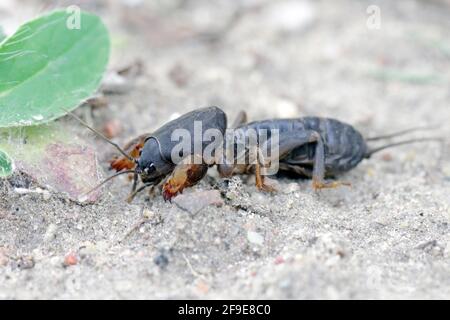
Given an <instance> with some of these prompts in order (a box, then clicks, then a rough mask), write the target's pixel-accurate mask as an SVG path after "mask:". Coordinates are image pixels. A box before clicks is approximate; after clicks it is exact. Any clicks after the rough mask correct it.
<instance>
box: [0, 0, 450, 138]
mask: <svg viewBox="0 0 450 320" xmlns="http://www.w3.org/2000/svg"><path fill="white" fill-rule="evenodd" d="M70 5H77V6H79V7H80V8H81V9H83V10H86V11H91V12H95V13H97V14H99V15H100V16H101V17H102V18H103V19H104V21H105V22H106V24H107V25H108V27H109V29H110V32H111V38H112V43H113V56H112V60H111V62H110V67H109V69H110V70H112V71H117V70H122V69H126V70H128V69H129V68H131V67H133V66H135V67H136V66H137V67H138V69H139V70H137V71H136V70H135V72H133V74H132V75H131V76H130V77H128V78H124V79H120V78H118V77H117V75H114V74H113V75H112V76H110V77H108V76H107V79H106V80H105V81H106V82H108V80H109V81H110V82H112V86H113V87H114V86H119V87H120V88H113V89H112V90H108V88H107V90H105V91H112V92H108V93H113V96H112V97H110V98H109V99H108V105H109V106H108V107H109V109H108V110H109V112H108V113H105V112H101V111H100V112H99V116H100V117H105V118H107V119H104V120H105V121H108V120H114V121H115V122H116V123H118V122H119V121H120V123H121V126H122V127H123V128H122V129H123V130H124V135H125V136H132V135H134V134H136V133H138V132H142V131H143V130H144V131H148V130H149V129H152V128H155V127H157V126H159V125H160V124H161V123H163V122H165V121H166V120H167V119H168V118H170V117H174V116H176V115H177V114H179V113H183V112H185V111H187V110H191V109H195V108H198V107H202V106H206V105H217V106H220V107H222V108H223V109H224V110H225V111H226V112H227V113H228V114H229V115H230V117H232V116H233V115H234V114H235V113H237V112H238V110H240V109H245V110H247V111H248V113H249V115H250V119H255V120H256V119H261V118H267V117H297V116H302V115H320V116H332V117H336V118H340V119H341V120H344V121H347V122H349V123H352V124H354V125H356V126H359V128H362V129H365V130H374V131H377V132H378V131H384V130H388V129H389V130H390V129H394V130H395V129H401V128H405V127H409V126H411V125H414V126H415V125H421V124H424V123H436V122H439V121H440V120H442V119H443V118H445V119H448V117H449V115H450V114H449V109H450V108H449V101H450V92H449V88H450V86H449V83H450V39H449V37H450V36H449V32H448V31H449V30H450V19H449V16H450V3H449V1H447V0H427V1H425V0H422V1H419V0H416V1H413V0H404V1H403V0H402V1H388V0H387V1H374V0H372V1H363V0H360V1H358V0H339V1H307V0H286V1H267V0H236V1H228V0H217V1H207V0H205V1H201V0H200V1H191V0H164V1H150V0H116V1H107V0H79V1H73V0H71V1H50V0H39V1H38V0H20V1H18V0H3V1H2V2H1V4H0V22H1V25H2V26H3V28H4V29H5V31H6V33H8V34H11V33H13V32H14V30H15V28H17V26H18V25H20V23H23V22H24V21H26V20H27V19H29V18H31V17H33V16H36V15H39V14H41V13H43V12H46V11H49V10H52V9H53V8H56V7H67V6H70ZM116 73H117V72H116ZM106 85H108V83H107V84H106ZM114 93H116V94H114ZM111 118H114V119H111ZM115 118H117V119H115Z"/></svg>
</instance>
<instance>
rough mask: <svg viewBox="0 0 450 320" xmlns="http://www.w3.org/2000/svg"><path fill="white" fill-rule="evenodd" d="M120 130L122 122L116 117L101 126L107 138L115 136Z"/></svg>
mask: <svg viewBox="0 0 450 320" xmlns="http://www.w3.org/2000/svg"><path fill="white" fill-rule="evenodd" d="M121 132H122V124H121V123H120V121H119V120H117V119H114V120H110V121H108V122H107V123H106V124H105V125H104V126H103V133H104V134H105V136H106V137H107V138H108V139H112V138H115V137H117V136H118V135H119V134H120V133H121Z"/></svg>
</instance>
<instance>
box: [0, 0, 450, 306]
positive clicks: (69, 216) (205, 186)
mask: <svg viewBox="0 0 450 320" xmlns="http://www.w3.org/2000/svg"><path fill="white" fill-rule="evenodd" d="M19 2H20V5H19ZM74 2H75V3H77V1H70V2H68V1H67V2H65V1H58V3H59V4H60V5H67V4H68V3H74ZM5 3H7V4H9V5H10V8H12V7H14V6H19V7H23V10H18V11H17V10H16V11H15V12H18V13H17V15H16V19H17V20H19V21H18V22H21V21H22V19H25V18H26V17H24V16H26V15H27V14H28V13H29V14H36V13H38V12H40V11H42V10H47V9H48V8H52V7H54V6H55V3H56V1H30V0H28V1H18V0H17V1H16V0H8V1H6V2H5ZM78 3H79V4H80V5H81V6H82V8H84V9H86V10H90V11H94V12H97V13H98V14H99V15H101V16H102V17H103V18H104V20H105V22H106V23H107V24H108V27H109V28H110V30H111V34H112V38H113V45H114V46H113V48H114V54H113V58H112V61H111V63H110V68H111V69H114V68H118V67H121V66H126V65H128V64H129V63H131V62H133V61H135V60H136V59H139V60H141V61H142V64H143V67H144V71H143V73H142V74H141V75H140V76H138V77H136V78H135V79H133V81H130V85H129V88H128V89H127V90H126V92H125V93H123V94H121V95H109V96H108V100H109V105H108V107H107V108H103V109H97V110H95V111H94V113H93V114H94V117H93V121H94V124H95V125H96V127H98V128H101V127H102V126H103V125H104V123H106V122H107V121H111V120H118V121H120V123H121V124H122V127H123V131H122V132H121V134H120V135H119V136H117V137H116V141H118V142H120V143H123V142H125V141H127V140H128V139H129V138H130V137H134V136H136V135H137V134H139V133H142V132H146V131H149V130H153V129H155V128H157V127H158V126H159V125H161V124H163V123H164V122H166V121H167V120H168V119H170V118H171V117H174V116H176V115H177V114H182V113H184V112H186V111H188V110H192V109H195V108H198V107H202V106H208V105H218V106H221V107H222V108H223V109H224V110H225V111H226V112H227V114H228V115H229V118H230V119H232V118H233V117H234V116H235V115H236V114H237V112H238V111H239V110H241V109H245V110H246V111H247V112H248V114H249V116H250V118H251V119H254V120H256V119H263V118H269V117H297V116H304V115H319V116H331V117H335V118H338V119H341V120H343V121H346V122H349V123H352V124H354V125H355V127H357V128H358V129H360V130H361V132H363V133H364V134H365V135H374V134H379V133H387V132H392V131H396V130H401V129H405V128H409V127H411V126H417V125H436V124H441V128H439V129H437V130H436V131H435V132H433V133H429V135H439V136H442V137H445V138H446V139H448V137H449V136H450V135H449V133H450V129H449V128H448V120H449V119H450V91H449V88H450V32H449V31H450V20H449V19H448V17H449V15H450V6H448V2H446V1H438V0H436V1H409V0H407V1H388V0H386V1H350V0H341V1H310V2H309V1H297V2H295V1H280V2H270V1H259V0H251V1H250V0H246V1H244V0H242V1H233V2H232V1H225V0H223V1H206V0H205V1H159V2H154V1H125V0H122V1H114V2H112V1H111V2H108V1H78ZM111 3H114V4H111ZM44 4H46V5H44ZM372 4H375V5H377V6H379V8H380V9H381V25H380V29H375V30H370V29H368V28H367V25H366V21H367V18H368V15H367V13H366V9H367V7H368V6H369V5H372ZM7 9H8V8H7V6H5V7H4V8H3V11H0V21H2V20H1V19H3V18H4V20H3V21H4V22H5V24H7V26H6V28H5V29H8V28H10V27H11V26H13V25H14V23H17V21H16V22H15V21H13V18H14V17H15V16H14V15H11V14H8V11H7ZM19 13H20V14H19ZM2 15H3V16H2ZM80 114H83V113H82V112H80ZM63 121H68V120H63ZM68 123H69V124H70V125H71V126H73V127H74V128H75V129H76V130H78V132H79V134H80V135H83V136H84V137H85V138H86V139H88V140H90V141H91V143H92V144H94V145H95V146H97V148H98V150H99V154H98V157H99V160H100V163H101V165H102V166H103V168H105V169H106V168H107V163H106V159H107V158H108V157H109V156H110V155H111V153H112V152H113V151H112V150H111V148H109V146H107V145H105V144H104V143H103V142H101V141H98V140H95V139H94V137H93V136H92V135H89V134H88V133H86V131H85V130H84V129H83V128H81V127H79V125H78V124H77V123H75V122H72V121H70V122H68ZM77 127H79V128H78V129H77ZM427 134H428V133H427ZM422 135H425V134H422V133H418V134H416V136H422ZM448 145H449V144H448V140H447V143H446V145H439V144H436V143H428V144H416V145H410V146H404V147H399V148H396V149H391V150H389V151H386V152H384V153H381V154H379V155H377V156H374V157H373V158H372V159H370V160H368V161H365V162H363V163H362V164H361V165H360V166H359V167H358V168H356V169H355V170H353V171H351V172H350V173H348V174H346V175H344V176H343V177H341V179H342V180H345V181H350V182H351V183H352V187H351V188H347V187H343V188H339V189H336V190H326V191H322V192H320V193H315V192H313V191H312V189H311V185H310V182H309V181H297V180H292V179H288V178H283V179H279V180H277V181H276V183H277V188H278V189H279V192H278V193H277V194H275V195H267V194H262V193H259V192H258V191H257V190H256V189H255V187H254V186H253V179H252V178H251V179H250V180H249V181H247V178H246V177H236V178H234V179H233V180H231V181H230V182H229V183H228V184H225V183H222V182H221V181H220V179H217V175H216V174H215V173H214V170H213V169H212V170H211V172H210V175H209V176H210V178H208V179H205V181H202V182H201V184H200V185H199V186H197V187H195V188H193V189H192V190H189V191H186V192H185V193H186V196H185V197H186V198H185V200H186V199H189V197H192V199H198V197H199V195H202V194H204V192H206V191H208V190H219V191H220V192H221V196H220V197H221V199H218V201H219V200H220V201H223V204H222V206H220V207H219V206H215V205H211V206H208V207H206V208H203V209H201V210H185V209H183V208H182V207H181V206H179V205H176V204H170V203H165V202H164V201H163V200H162V198H161V196H160V195H159V193H156V195H155V196H150V197H149V196H148V195H142V196H140V197H138V198H137V199H136V200H135V201H134V203H133V204H131V205H128V204H127V203H126V202H125V201H124V198H125V197H126V195H127V192H128V190H129V185H128V182H127V181H126V179H117V180H116V181H115V182H114V183H112V184H110V185H109V186H108V188H107V190H106V192H105V194H104V195H103V197H102V198H101V200H100V201H99V202H97V203H95V204H93V205H84V206H83V205H80V204H77V203H74V202H72V201H69V200H68V199H67V198H66V197H65V196H64V195H62V194H57V193H50V195H48V194H47V193H44V194H38V193H30V194H25V195H24V194H18V193H16V192H14V186H17V185H21V186H23V185H24V183H25V185H26V182H27V181H26V180H27V178H26V177H25V178H23V177H20V176H18V175H16V176H14V177H13V178H12V179H9V180H0V298H1V299H25V298H32V299H36V298H37V299H47V298H50V299H54V298H62V299H73V298H81V299H93V298H101V299H108V298H113V299H117V298H126V299H131V298H138V299H141V298H156V299H167V298H194V299H197V298H206V299H215V298H238V299H240V298H257V299H258V298H268V299H280V298H281V299H299V298H307V299H317V298H325V299H361V298H363V299H366V298H370V299H379V298H395V299H396V298H407V299H411V298H412V299H415V298H450V273H449V270H450V200H449V193H450V154H449V152H448V151H447V150H448ZM28 187H29V188H31V189H33V188H36V187H39V186H36V185H34V184H33V183H32V184H31V185H30V186H28ZM40 187H42V186H40ZM211 193H214V191H212V192H210V193H208V194H211ZM220 201H219V202H220ZM64 261H65V262H66V264H72V263H73V264H74V265H71V266H66V267H65V266H63V264H64Z"/></svg>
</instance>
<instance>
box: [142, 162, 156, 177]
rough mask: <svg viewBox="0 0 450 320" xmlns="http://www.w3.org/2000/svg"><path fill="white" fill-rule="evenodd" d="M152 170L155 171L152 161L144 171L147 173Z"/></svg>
mask: <svg viewBox="0 0 450 320" xmlns="http://www.w3.org/2000/svg"><path fill="white" fill-rule="evenodd" d="M153 171H155V165H154V164H153V163H150V165H149V166H148V167H147V168H145V169H144V173H145V174H147V175H148V174H149V173H151V172H153Z"/></svg>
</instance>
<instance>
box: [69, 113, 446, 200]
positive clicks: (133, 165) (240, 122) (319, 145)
mask: <svg viewBox="0 0 450 320" xmlns="http://www.w3.org/2000/svg"><path fill="white" fill-rule="evenodd" d="M71 115H72V116H73V117H75V118H76V119H77V120H79V121H81V122H82V123H83V124H84V125H86V124H85V123H84V122H83V121H82V120H80V119H79V118H78V117H76V116H75V115H73V114H71ZM246 118H247V117H246V115H245V113H243V112H241V113H240V115H239V117H238V119H236V121H235V123H234V124H233V128H235V129H236V130H238V129H239V130H240V132H243V133H244V134H245V133H247V132H248V131H250V130H253V131H254V132H257V133H259V132H261V131H263V130H264V131H266V132H267V131H270V130H278V133H279V135H278V146H279V147H278V148H279V149H278V150H279V152H278V157H277V158H271V159H264V164H266V163H270V162H273V161H278V164H279V170H280V171H287V172H293V173H296V174H298V175H299V176H302V177H304V178H310V179H312V186H313V188H314V189H316V190H318V189H324V188H335V187H338V186H341V185H349V183H347V182H341V181H336V180H333V181H325V178H326V177H330V178H331V177H332V178H334V177H336V176H338V175H339V174H342V173H345V172H347V171H349V170H351V169H353V168H354V167H356V166H357V165H358V164H359V163H360V162H361V161H362V160H363V159H368V158H370V156H371V155H372V154H374V153H375V152H378V151H380V150H383V149H386V148H389V147H393V146H397V145H402V144H407V143H413V142H422V141H439V140H440V139H439V138H421V139H411V140H405V141H400V142H396V143H392V144H388V145H383V146H381V147H378V148H369V146H368V144H367V142H368V141H375V140H382V139H389V138H393V137H396V136H400V135H403V134H406V133H409V132H412V131H416V130H420V129H428V128H414V129H408V130H404V131H401V132H397V133H394V134H390V135H385V136H380V137H374V138H368V139H364V138H363V136H362V135H361V133H359V132H358V131H357V130H356V129H355V128H353V127H352V126H351V125H349V124H346V123H343V122H341V121H338V120H335V119H330V118H319V117H303V118H296V119H273V120H263V121H255V122H250V123H246ZM195 121H200V122H201V123H202V134H201V137H203V134H204V132H205V131H207V130H208V129H216V130H218V131H220V133H221V134H222V136H223V135H224V134H225V130H226V129H227V117H226V114H225V113H224V112H223V111H222V110H221V109H220V108H218V107H207V108H201V109H197V110H194V111H191V112H189V113H186V114H185V115H183V116H181V117H179V118H177V119H175V120H172V121H170V122H168V123H166V124H165V125H163V126H162V127H161V128H159V129H158V130H156V131H155V132H153V133H151V134H144V135H141V136H139V137H137V138H135V139H133V140H132V141H130V142H129V143H128V144H127V145H126V146H125V147H124V148H123V149H122V148H120V147H119V146H118V145H117V144H115V143H114V142H112V141H110V140H108V139H106V138H105V137H104V136H103V135H102V134H100V133H98V132H97V131H95V130H94V129H92V128H90V127H89V126H87V125H86V126H87V127H88V128H89V129H90V130H92V131H93V132H95V133H96V134H98V135H99V136H101V137H102V138H103V139H105V140H106V141H108V142H109V143H111V144H112V145H114V146H115V147H116V148H117V149H118V150H119V151H120V153H121V154H122V157H116V158H115V159H114V160H112V161H111V168H112V169H114V170H116V172H117V173H116V174H115V175H113V176H111V177H109V178H107V179H106V180H105V181H103V182H102V183H101V184H100V185H98V186H97V187H96V188H95V189H97V188H99V187H100V186H102V185H103V184H105V183H106V182H107V181H109V180H111V179H112V178H114V177H116V176H118V175H120V174H125V173H128V174H129V173H132V174H133V187H132V191H131V194H130V196H129V198H128V201H129V202H131V201H132V200H133V198H134V197H135V196H136V194H138V193H139V192H141V191H142V190H144V189H146V188H148V187H152V186H157V185H159V184H160V183H161V182H162V181H163V180H164V183H163V185H162V193H163V197H164V199H165V200H171V199H172V198H173V197H175V196H176V195H177V194H179V193H181V192H182V191H183V189H184V188H187V187H191V186H193V185H195V184H196V183H197V182H199V181H200V180H201V179H202V178H203V177H204V176H205V175H206V172H207V170H208V167H209V166H212V165H217V169H218V171H219V173H220V175H221V177H229V176H231V175H234V174H246V173H254V174H255V180H256V186H257V188H258V189H259V190H264V191H275V190H274V189H273V188H272V187H270V186H268V185H266V184H264V175H261V166H262V165H263V164H262V163H263V162H262V161H260V160H261V159H259V157H257V161H255V162H251V163H245V164H236V163H237V161H236V160H237V159H236V157H237V156H238V155H235V159H233V160H232V161H228V162H227V163H226V164H223V163H222V162H221V163H210V162H208V163H206V162H205V161H203V160H204V159H202V158H201V157H202V155H198V154H195V155H193V154H189V155H184V160H182V161H180V162H178V163H174V162H172V160H171V159H172V158H171V152H172V150H173V148H174V147H175V146H176V145H177V144H178V143H179V142H178V141H172V139H171V137H172V133H173V132H174V130H175V129H185V130H187V131H188V132H190V133H193V132H194V123H195ZM194 137H195V135H194ZM270 139H271V138H270V137H269V138H268V140H267V141H268V142H269V143H270ZM258 142H259V141H258ZM210 143H211V142H210V141H202V143H201V144H202V150H203V149H204V148H205V147H206V146H207V145H208V144H210ZM193 144H194V141H192V145H193ZM249 151H250V150H246V152H247V153H248V152H249ZM256 154H257V155H259V153H258V152H256ZM194 157H195V158H196V160H197V161H192V160H193V158H194ZM139 178H140V180H141V182H142V185H141V186H139V187H138V180H139ZM95 189H93V190H95ZM93 190H91V191H93Z"/></svg>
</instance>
